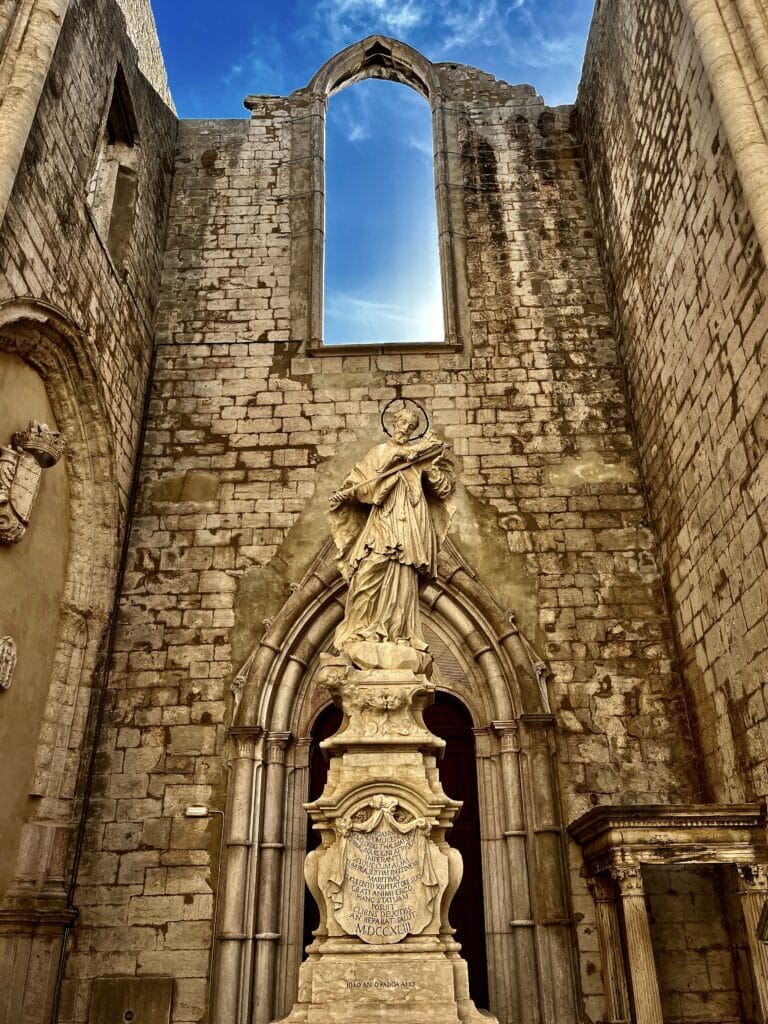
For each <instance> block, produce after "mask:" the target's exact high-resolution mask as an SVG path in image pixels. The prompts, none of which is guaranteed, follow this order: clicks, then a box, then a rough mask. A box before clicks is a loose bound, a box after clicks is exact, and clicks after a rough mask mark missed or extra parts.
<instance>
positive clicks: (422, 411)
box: [381, 398, 429, 441]
mask: <svg viewBox="0 0 768 1024" xmlns="http://www.w3.org/2000/svg"><path fill="white" fill-rule="evenodd" d="M395 402H402V403H403V407H405V405H406V404H408V405H415V406H416V408H417V409H418V410H419V412H420V414H421V415H422V416H423V417H424V429H423V430H422V431H421V433H420V434H412V435H411V436H410V437H409V438H408V440H409V441H418V440H419V438H421V437H424V435H425V434H426V432H427V431H428V430H429V415H428V414H427V410H426V409H425V408H424V406H423V405H422V404H421V403H420V402H417V401H416V400H415V399H413V398H390V400H389V401H388V402H387V404H386V405H385V406H384V408H383V409H382V410H381V429H382V430H383V431H384V433H385V434H386V435H387V437H392V434H391V433H390V432H389V430H387V425H386V423H385V422H384V417H385V416H386V414H387V411H388V410H389V407H390V405H394V403H395Z"/></svg>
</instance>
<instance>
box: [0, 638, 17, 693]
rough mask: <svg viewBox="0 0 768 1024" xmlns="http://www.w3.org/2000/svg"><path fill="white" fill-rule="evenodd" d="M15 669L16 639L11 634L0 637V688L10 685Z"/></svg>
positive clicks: (3, 688) (6, 687)
mask: <svg viewBox="0 0 768 1024" xmlns="http://www.w3.org/2000/svg"><path fill="white" fill-rule="evenodd" d="M15 669H16V641H15V640H14V639H13V637H12V636H2V637H0V690H7V689H8V687H9V686H10V685H11V681H12V679H13V673H14V671H15Z"/></svg>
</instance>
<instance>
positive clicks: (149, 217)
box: [0, 0, 176, 540]
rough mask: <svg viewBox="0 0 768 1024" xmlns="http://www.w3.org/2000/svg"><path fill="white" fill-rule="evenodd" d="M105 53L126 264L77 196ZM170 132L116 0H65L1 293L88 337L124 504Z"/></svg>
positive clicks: (2, 255) (0, 239) (6, 242)
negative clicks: (123, 146) (132, 142)
mask: <svg viewBox="0 0 768 1024" xmlns="http://www.w3.org/2000/svg"><path fill="white" fill-rule="evenodd" d="M107 40H108V41H109V45H107V42H106V41H107ZM116 61H119V62H120V63H121V65H122V67H123V69H124V71H125V75H126V79H127V82H128V87H129V89H130V93H131V99H132V101H133V104H134V107H135V114H136V119H137V122H138V131H139V143H138V147H139V149H138V152H139V162H138V168H137V173H138V200H137V209H136V218H135V222H134V229H133V234H132V238H131V241H130V245H129V249H128V254H127V258H126V269H125V273H123V272H122V270H121V269H118V268H116V267H115V266H114V265H113V264H112V262H111V261H110V258H109V256H108V254H107V251H106V248H105V246H104V244H103V242H102V240H101V239H100V238H99V236H98V234H97V232H96V230H95V229H94V227H93V224H92V221H91V217H90V212H89V208H88V204H87V202H86V196H87V192H88V182H89V179H90V177H91V174H92V172H93V168H94V163H95V159H96V153H97V150H98V146H99V141H100V138H101V133H102V132H103V122H104V118H105V116H106V112H107V107H108V105H109V101H110V98H111V94H112V84H113V77H114V73H115V63H116ZM175 135H176V119H175V116H174V115H173V113H172V111H170V110H169V109H168V107H167V106H166V105H165V104H164V103H163V101H162V100H161V99H160V97H159V96H158V95H157V93H156V92H155V91H154V90H153V89H152V88H150V86H149V85H148V83H147V82H146V80H145V79H144V78H143V76H142V75H141V73H140V71H139V69H138V67H137V55H136V50H135V48H134V46H133V44H132V43H131V41H130V39H129V38H128V35H127V33H126V27H125V20H124V17H123V14H122V12H121V10H120V8H119V6H118V5H117V4H116V3H115V2H114V0H96V2H93V3H89V2H86V0H73V3H72V5H71V7H70V10H69V14H68V15H67V18H66V21H65V23H64V26H63V29H62V33H61V37H60V39H59V44H58V47H57V49H56V53H55V56H54V60H53V64H52V66H51V71H50V75H49V78H48V82H47V84H46V87H45V90H44V92H43V96H42V99H41V102H40V107H39V109H38V114H37V117H36V119H35V123H34V125H33V128H32V131H31V133H30V137H29V141H28V144H27V148H26V152H25V156H24V161H23V163H22V165H21V167H20V170H19V174H18V177H17V180H16V185H15V188H14V191H13V194H12V196H11V201H10V204H9V207H8V211H7V214H6V218H5V221H4V223H3V230H2V234H1V235H0V302H3V301H7V300H10V299H13V298H17V297H28V296H32V297H34V298H37V299H42V300H44V301H46V302H49V303H52V304H54V305H55V306H58V307H59V308H60V309H61V310H62V311H63V312H64V313H65V314H66V315H67V316H69V317H70V319H71V320H72V321H73V323H74V324H75V325H76V327H77V328H78V329H80V330H81V331H82V332H83V334H84V336H85V338H86V339H87V341H88V342H89V343H91V344H92V345H93V347H94V350H95V352H96V353H97V358H98V360H99V367H100V373H101V377H102V382H103V395H104V399H105V404H106V406H107V408H108V410H109V414H110V417H111V423H110V426H111V430H112V434H113V439H114V449H115V474H116V478H117V483H118V487H119V492H120V497H121V502H122V504H123V505H125V502H126V501H127V494H128V490H129V487H130V481H131V477H132V473H133V465H134V461H135V452H136V446H137V443H138V437H139V428H140V421H141V414H142V407H143V401H144V393H145V390H146V380H147V375H148V371H149V363H150V356H151V351H152V341H153V332H152V321H153V316H154V307H155V304H156V302H157V291H158V281H159V278H160V272H161V264H162V253H163V244H164V238H165V223H166V213H167V206H168V199H169V194H170V180H171V173H172V160H173V147H174V143H175ZM116 540H117V538H116Z"/></svg>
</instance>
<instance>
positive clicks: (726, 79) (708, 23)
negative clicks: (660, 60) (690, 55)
mask: <svg viewBox="0 0 768 1024" xmlns="http://www.w3.org/2000/svg"><path fill="white" fill-rule="evenodd" d="M680 4H681V7H682V9H683V11H684V12H685V13H686V14H687V15H688V17H689V18H690V21H691V25H692V26H693V32H694V36H695V38H696V42H697V44H698V47H699V51H700V53H701V57H702V60H703V62H704V69H705V71H706V75H707V79H708V81H709V84H710V87H711V89H712V94H713V96H714V98H715V103H716V104H717V108H718V111H719V113H720V119H721V121H722V122H723V128H724V129H725V134H726V138H727V139H728V145H729V147H730V150H731V154H732V156H733V162H734V163H735V164H736V170H737V171H738V174H739V180H740V182H741V187H742V189H743V190H744V198H745V199H746V202H747V206H748V207H749V212H750V214H751V216H752V221H753V223H754V226H755V232H756V234H757V238H758V241H759V242H760V245H761V247H762V250H763V254H764V255H765V254H766V253H768V143H767V142H766V135H765V130H764V125H763V124H761V122H760V108H759V106H756V103H755V99H754V97H753V95H752V93H751V91H750V82H751V81H752V79H753V77H754V76H757V75H759V74H760V73H761V72H763V71H764V65H763V59H764V47H765V40H764V34H765V33H764V23H763V22H762V16H761V14H760V12H759V10H757V9H756V8H755V6H754V4H752V3H750V0H740V2H739V3H737V5H736V8H735V9H734V8H733V5H732V4H730V5H726V4H723V5H721V4H720V3H719V2H718V0H680ZM729 8H730V10H731V12H732V13H733V12H734V10H735V13H737V14H738V15H740V17H739V18H738V20H739V21H740V22H741V26H740V27H741V28H742V29H743V30H744V33H745V37H746V38H744V37H742V36H741V33H737V32H735V31H733V25H732V23H731V22H730V19H729V20H728V21H726V18H725V16H724V10H725V11H727V10H728V9H729ZM758 25H759V26H760V31H757V26H758Z"/></svg>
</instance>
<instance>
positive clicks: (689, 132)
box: [578, 0, 768, 801]
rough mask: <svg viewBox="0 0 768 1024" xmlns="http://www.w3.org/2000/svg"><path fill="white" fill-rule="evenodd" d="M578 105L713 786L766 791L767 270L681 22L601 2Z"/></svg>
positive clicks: (740, 795) (725, 795) (695, 718)
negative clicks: (764, 694) (764, 695)
mask: <svg viewBox="0 0 768 1024" xmlns="http://www.w3.org/2000/svg"><path fill="white" fill-rule="evenodd" d="M578 110H579V114H580V118H581V123H582V126H583V135H584V139H585V143H586V162H587V166H588V171H589V178H590V189H591V194H592V197H593V201H594V208H595V211H596V219H597V223H598V227H599V233H600V237H601V243H602V253H603V258H604V261H605V267H606V272H607V277H608V279H609V281H610V285H611V302H612V308H613V311H614V316H615V321H616V323H617V324H619V325H620V344H621V349H622V354H623V358H624V364H625V366H626V373H627V378H628V383H629V389H630V393H631V404H632V411H633V414H634V423H635V430H636V436H637V442H638V449H639V455H640V461H641V466H642V472H643V476H644V479H645V482H646V484H647V489H648V494H649V500H650V507H651V511H652V517H653V526H654V529H655V532H656V535H657V537H658V541H659V550H660V555H661V559H662V568H663V572H664V577H665V581H666V584H667V587H668V593H669V601H670V606H671V611H672V614H673V619H674V627H675V633H676V637H677V641H678V645H679V650H680V655H681V658H682V662H683V667H684V674H685V690H686V697H687V701H688V705H689V708H690V711H691V717H692V722H693V728H694V731H695V739H696V743H697V746H698V753H699V764H700V771H701V776H702V780H703V782H704V784H705V787H706V794H707V796H708V797H709V798H711V799H715V800H721V801H728V800H734V801H738V800H743V799H751V798H754V797H755V796H760V797H763V796H765V794H766V792H768V774H767V771H768V769H767V767H766V766H767V765H768V762H767V761H766V743H765V730H766V726H767V725H768V720H767V718H766V707H765V702H764V697H763V688H764V685H765V682H766V670H768V626H767V625H766V616H765V609H766V606H767V602H768V576H767V575H766V557H767V556H768V536H767V535H766V528H767V527H768V459H767V458H766V440H768V399H766V393H767V388H766V384H767V378H766V372H767V371H766V363H767V359H768V353H767V352H766V348H765V345H766V342H765V337H766V330H767V329H768V306H766V303H765V299H766V295H767V294H768V276H766V273H765V264H764V262H763V258H762V256H761V254H760V252H759V251H758V246H757V244H756V239H755V236H754V233H753V230H752V225H751V221H750V217H749V213H748V211H747V208H746V205H745V203H744V199H743V196H742V191H741V187H740V184H739V180H738V178H737V174H736V170H735V167H734V164H733V160H732V158H731V154H730V152H729V150H728V146H727V143H726V141H725V137H724V133H723V129H722V124H721V120H720V117H719V115H718V112H717V109H716V107H715V106H714V103H713V99H712V95H711V92H710V88H709V85H708V82H707V80H706V78H705V75H704V72H703V69H702V64H701V60H700V57H699V54H698V51H697V49H696V46H695V43H694V40H693V36H692V31H691V28H690V25H689V24H688V21H687V18H686V17H685V16H684V15H683V14H682V13H681V10H680V7H679V5H678V4H677V3H669V4H666V3H655V2H651V0H643V2H640V3H637V2H635V0H615V2H612V3H610V4H608V3H603V4H602V5H599V6H598V10H597V13H596V16H595V23H594V25H593V28H592V34H591V37H590V43H589V46H588V50H587V58H586V63H585V68H584V77H583V81H582V86H581V91H580V94H579V100H578Z"/></svg>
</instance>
